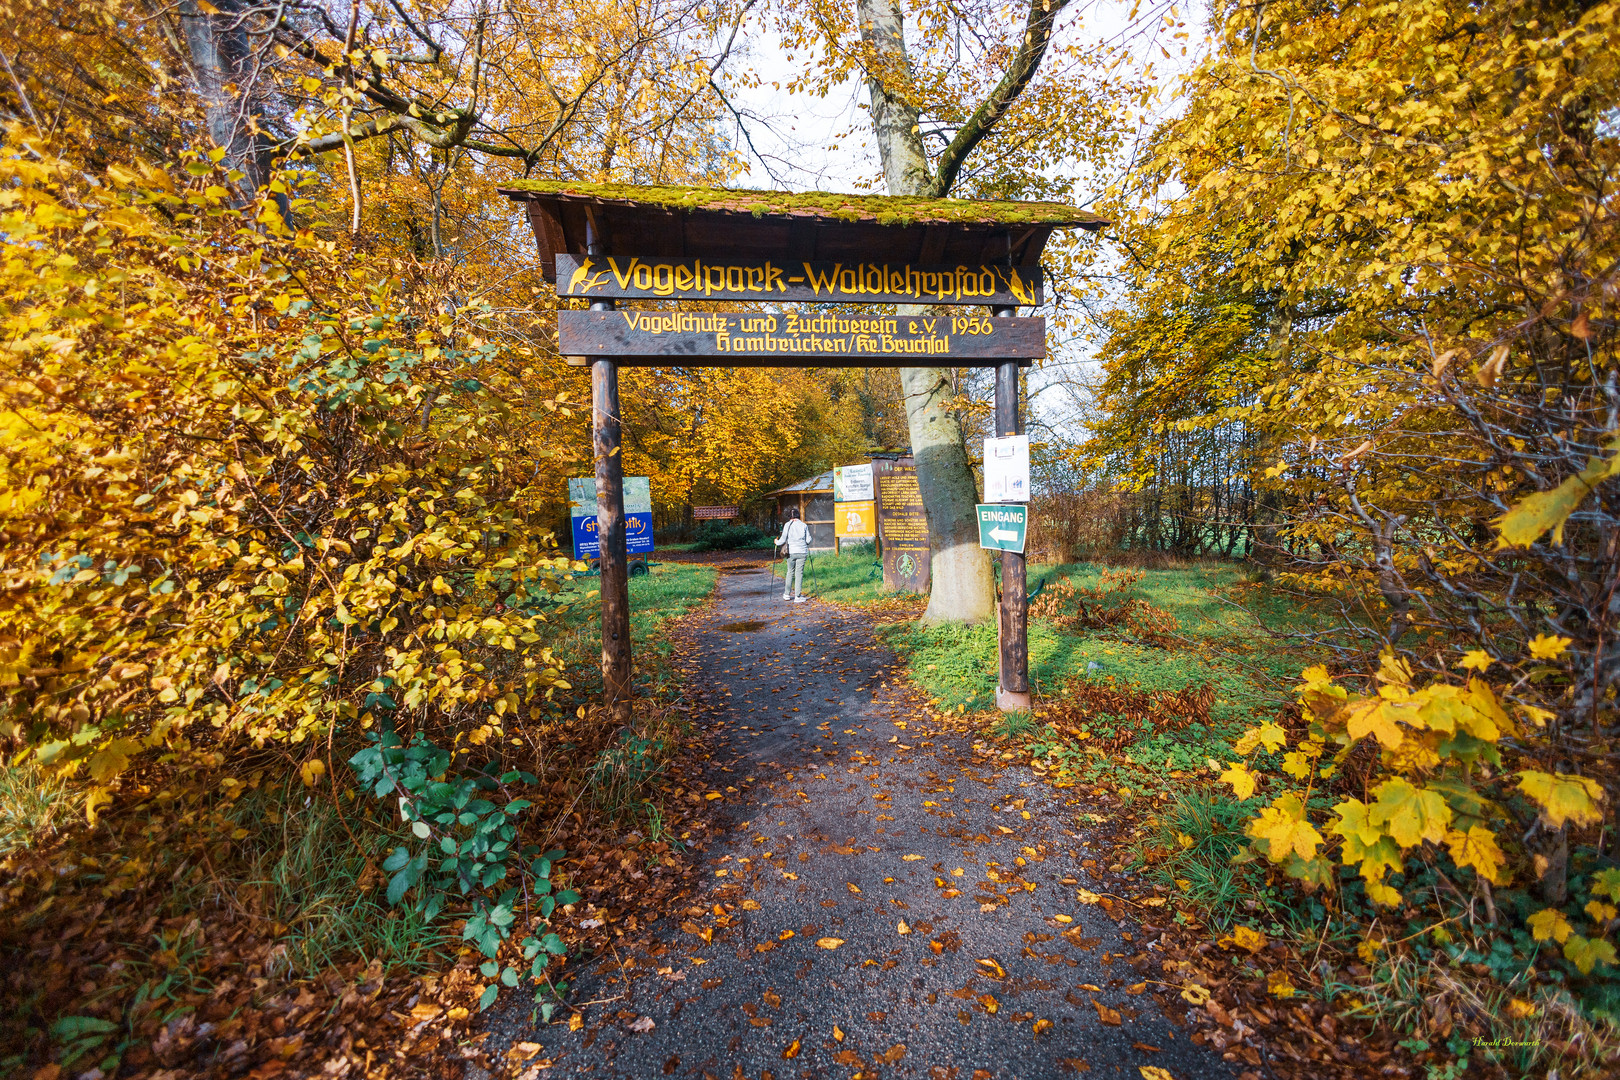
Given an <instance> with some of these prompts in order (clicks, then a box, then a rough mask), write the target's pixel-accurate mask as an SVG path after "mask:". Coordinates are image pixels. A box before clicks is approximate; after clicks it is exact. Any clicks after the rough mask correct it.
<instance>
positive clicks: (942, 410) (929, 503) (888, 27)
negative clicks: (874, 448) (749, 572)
mask: <svg viewBox="0 0 1620 1080" xmlns="http://www.w3.org/2000/svg"><path fill="white" fill-rule="evenodd" d="M858 10H859V14H860V20H861V37H862V39H863V40H864V41H865V42H866V43H867V44H868V45H869V46H871V47H872V49H873V50H874V51H875V52H876V53H877V54H878V55H879V56H880V57H882V61H883V68H882V69H881V70H880V72H879V73H878V74H886V75H888V77H889V79H890V81H891V82H893V83H903V82H905V81H909V77H910V73H911V66H910V60H909V58H908V57H907V55H906V43H905V37H904V35H903V23H902V21H901V17H900V12H899V11H898V10H897V9H896V7H895V6H894V4H893V3H892V0H860V2H859V5H858ZM878 74H869V76H868V78H867V81H866V85H867V90H868V92H869V94H870V95H871V109H872V127H873V129H874V131H875V132H876V135H877V144H878V153H879V155H880V156H881V158H882V161H883V174H884V178H885V179H886V180H887V182H888V187H889V194H891V195H926V194H928V193H929V187H930V179H929V169H928V155H927V153H926V152H925V151H924V150H923V144H922V136H921V135H920V134H919V133H918V128H917V110H916V108H915V106H913V105H911V104H910V103H908V102H907V101H906V100H905V99H904V97H903V96H902V95H901V93H899V92H897V91H898V90H900V89H902V88H901V87H900V86H895V87H889V86H886V85H885V83H884V81H883V79H882V78H879V77H878ZM927 311H928V309H927V308H925V307H918V306H915V305H902V306H901V308H900V314H901V315H912V314H925V313H927ZM900 388H901V390H902V392H903V393H904V394H905V400H906V422H907V425H908V427H909V429H910V433H911V450H912V454H913V455H914V457H915V458H916V461H917V484H918V487H919V488H920V489H921V491H922V500H923V508H924V509H925V510H926V511H927V514H928V537H929V546H930V548H931V549H932V550H931V559H930V564H931V565H930V571H931V573H930V576H931V578H932V581H933V586H932V591H931V593H930V595H929V598H928V609H927V611H925V612H924V613H923V621H924V622H979V621H980V620H983V619H988V618H991V617H992V616H994V615H995V611H996V588H995V576H994V574H993V573H992V572H991V568H990V557H989V553H988V552H986V551H984V550H982V549H981V548H980V547H979V524H978V515H977V514H976V512H975V511H974V506H975V504H976V503H977V502H978V500H979V495H978V485H977V483H976V482H975V480H974V478H973V466H972V465H971V464H970V463H969V462H968V456H967V448H966V444H965V443H964V441H963V436H962V425H961V424H960V423H958V422H957V419H956V415H955V414H954V413H952V412H951V411H950V409H949V408H947V404H948V402H949V401H950V399H951V397H952V393H951V386H950V380H949V379H948V378H947V377H946V373H945V372H944V371H941V370H939V369H937V368H901V369H900Z"/></svg>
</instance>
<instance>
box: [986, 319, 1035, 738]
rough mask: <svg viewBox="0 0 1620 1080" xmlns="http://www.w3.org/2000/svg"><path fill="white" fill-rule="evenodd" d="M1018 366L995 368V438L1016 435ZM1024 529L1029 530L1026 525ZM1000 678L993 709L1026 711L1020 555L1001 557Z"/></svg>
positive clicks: (1025, 593)
mask: <svg viewBox="0 0 1620 1080" xmlns="http://www.w3.org/2000/svg"><path fill="white" fill-rule="evenodd" d="M1017 310H1018V309H1017V308H1010V307H998V308H992V309H991V311H990V314H991V315H993V316H995V317H996V318H1003V319H1005V318H1009V317H1011V316H1012V315H1013V314H1014V313H1015V312H1016V311H1017ZM1022 433H1023V425H1022V424H1021V423H1020V422H1019V416H1018V363H1017V362H1016V361H1013V362H1010V363H1006V364H1001V365H999V366H998V367H997V368H996V435H997V436H1003V435H1019V434H1022ZM1025 529H1026V530H1027V529H1028V524H1027V522H1026V524H1025ZM997 618H998V630H999V633H998V635H997V639H998V641H999V644H1000V648H999V650H998V652H999V654H1000V674H999V677H998V678H997V680H996V707H997V708H998V709H1000V710H1001V711H1002V712H1021V711H1028V709H1029V707H1030V696H1029V580H1028V577H1027V576H1026V571H1025V563H1024V556H1023V554H1021V553H1020V552H1015V551H1003V552H1002V553H1001V606H1000V609H999V611H998V612H997Z"/></svg>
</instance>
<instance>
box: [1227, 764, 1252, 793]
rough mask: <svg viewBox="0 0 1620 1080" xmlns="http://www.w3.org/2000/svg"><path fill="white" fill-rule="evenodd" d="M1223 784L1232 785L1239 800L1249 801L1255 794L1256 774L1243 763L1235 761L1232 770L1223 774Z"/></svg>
mask: <svg viewBox="0 0 1620 1080" xmlns="http://www.w3.org/2000/svg"><path fill="white" fill-rule="evenodd" d="M1221 783H1223V784H1231V785H1232V791H1233V792H1234V793H1235V794H1236V795H1237V797H1238V798H1239V799H1247V798H1249V797H1250V796H1252V795H1253V794H1254V784H1255V777H1254V773H1252V772H1250V771H1249V770H1248V768H1247V766H1245V765H1243V764H1242V763H1241V762H1236V761H1234V762H1233V763H1232V766H1231V768H1229V769H1227V770H1226V771H1225V772H1223V773H1221Z"/></svg>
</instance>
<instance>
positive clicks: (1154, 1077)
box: [1138, 1065, 1175, 1080]
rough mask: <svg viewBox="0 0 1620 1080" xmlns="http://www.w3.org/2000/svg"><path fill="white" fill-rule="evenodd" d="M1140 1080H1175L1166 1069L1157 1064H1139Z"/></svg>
mask: <svg viewBox="0 0 1620 1080" xmlns="http://www.w3.org/2000/svg"><path fill="white" fill-rule="evenodd" d="M1138 1068H1139V1069H1140V1070H1141V1073H1142V1080H1175V1077H1173V1076H1171V1075H1170V1071H1169V1070H1168V1069H1161V1068H1159V1067H1158V1066H1157V1065H1140V1066H1138Z"/></svg>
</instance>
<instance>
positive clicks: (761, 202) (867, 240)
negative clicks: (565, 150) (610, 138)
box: [497, 180, 1109, 281]
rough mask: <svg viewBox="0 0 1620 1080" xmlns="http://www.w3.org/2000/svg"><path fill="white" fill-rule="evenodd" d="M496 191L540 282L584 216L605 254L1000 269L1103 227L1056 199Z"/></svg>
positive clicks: (553, 271)
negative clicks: (1060, 236) (511, 206)
mask: <svg viewBox="0 0 1620 1080" xmlns="http://www.w3.org/2000/svg"><path fill="white" fill-rule="evenodd" d="M497 190H499V191H500V192H501V194H503V195H505V196H507V197H508V198H510V199H513V200H515V201H517V202H519V203H521V204H522V205H523V207H524V209H525V210H526V211H527V212H528V215H529V223H530V224H531V225H532V226H533V227H534V235H535V239H536V240H538V241H539V244H540V263H541V268H542V271H543V272H544V274H545V278H546V280H547V281H556V280H557V255H558V254H559V253H562V254H569V253H576V252H584V251H585V250H586V237H585V234H586V228H587V222H589V223H590V225H591V226H592V227H593V228H594V231H595V238H596V240H597V241H598V242H599V243H600V244H601V250H602V251H603V252H604V253H605V254H620V255H630V254H634V255H639V256H642V257H655V258H670V259H692V258H697V259H750V258H757V259H764V258H778V259H780V258H787V259H792V260H796V261H797V260H803V261H810V262H831V261H838V260H850V261H861V262H865V261H871V260H873V259H882V260H888V261H891V262H908V263H918V264H927V265H951V264H956V263H969V264H985V265H1000V266H1038V265H1040V260H1041V252H1042V251H1043V250H1044V249H1045V247H1046V241H1047V239H1048V238H1050V237H1051V235H1052V233H1053V231H1055V230H1057V229H1074V228H1079V229H1087V230H1092V231H1095V230H1097V229H1101V228H1102V227H1103V226H1105V225H1107V224H1108V223H1109V222H1108V220H1107V219H1105V218H1102V217H1099V216H1098V215H1096V214H1093V213H1090V212H1089V211H1086V210H1081V209H1080V208H1079V207H1075V206H1070V205H1068V204H1066V203H1060V202H1014V201H995V200H988V199H930V198H922V197H915V198H914V197H910V196H902V195H844V194H839V193H836V192H828V191H804V192H798V193H790V192H782V191H750V190H743V189H738V188H706V187H679V186H673V185H637V184H587V183H579V182H575V181H571V180H520V181H512V182H510V183H507V184H504V185H502V186H501V187H499V188H498V189H497Z"/></svg>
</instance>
